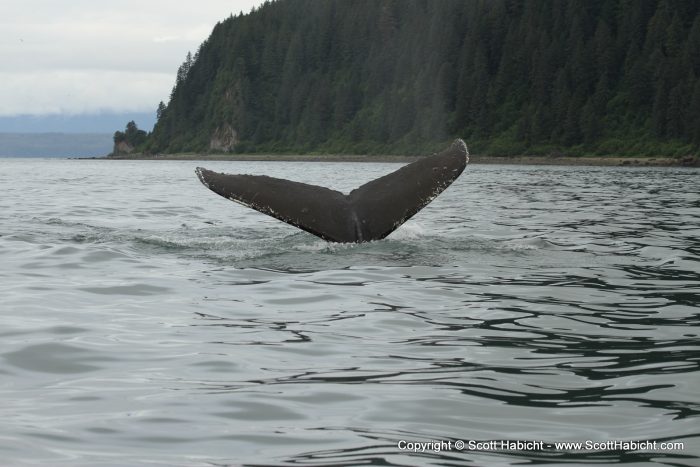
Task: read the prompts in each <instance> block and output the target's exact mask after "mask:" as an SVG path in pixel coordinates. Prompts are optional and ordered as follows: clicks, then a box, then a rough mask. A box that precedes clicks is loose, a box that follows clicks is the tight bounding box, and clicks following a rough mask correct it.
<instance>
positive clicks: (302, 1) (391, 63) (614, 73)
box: [139, 0, 700, 156]
mask: <svg viewBox="0 0 700 467" xmlns="http://www.w3.org/2000/svg"><path fill="white" fill-rule="evenodd" d="M699 13H700V2H698V1H697V0H440V1H433V0H324V1H319V0H277V1H274V2H269V3H265V4H264V5H262V6H260V7H259V8H258V9H256V10H254V11H252V12H250V13H248V14H245V15H239V16H235V17H230V18H228V19H226V20H225V21H222V22H221V23H219V24H217V25H216V27H215V28H214V30H213V31H212V33H211V36H210V37H209V38H208V39H207V40H206V41H205V42H204V43H203V44H201V46H200V47H199V50H197V51H196V53H194V54H188V55H187V57H186V60H185V62H184V63H183V64H182V66H181V67H180V69H179V70H178V73H177V78H176V83H175V86H174V87H173V90H172V93H171V96H170V100H169V102H168V103H167V104H164V103H161V105H160V106H159V107H158V121H157V123H156V125H155V127H154V129H153V131H152V132H151V133H150V134H149V135H148V137H147V139H146V141H145V142H143V143H141V144H140V145H139V148H140V149H141V150H142V151H145V152H151V153H155V152H189V151H193V152H246V153H251V152H273V153H277V152H319V153H387V154H390V153H402V154H411V153H420V152H423V151H425V150H433V149H436V148H439V147H440V145H441V144H444V143H445V142H447V141H450V140H451V139H452V138H455V137H462V138H464V139H465V140H466V141H468V142H469V144H470V146H471V148H472V150H473V152H477V153H481V154H494V155H508V154H556V153H558V152H562V153H566V154H574V155H576V154H617V155H675V156H684V155H688V154H697V153H698V148H699V147H700V80H699V79H698V77H699V76H700V14H699Z"/></svg>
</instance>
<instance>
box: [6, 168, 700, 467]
mask: <svg viewBox="0 0 700 467" xmlns="http://www.w3.org/2000/svg"><path fill="white" fill-rule="evenodd" d="M196 165H198V164H197V163H195V162H167V161H154V162H145V161H141V162H136V161H77V160H55V159H53V160H27V159H0V310H1V312H0V463H1V464H2V465H20V466H21V465H37V464H41V465H47V466H63V465H65V466H73V465H75V466H83V465H84V466H88V465H89V466H113V465H114V466H117V465H130V466H136V465H176V466H180V465H181V466H222V465H287V466H303V465H324V466H350V465H402V466H403V465H435V466H451V465H511V464H512V465H516V464H541V463H550V464H555V465H557V464H559V465H560V464H568V463H580V464H586V465H589V464H612V463H626V464H628V465H646V464H647V463H649V462H656V463H661V464H667V465H689V466H697V465H700V438H699V437H700V423H699V420H700V419H699V418H698V415H699V414H700V391H699V390H698V385H699V383H700V377H699V375H700V373H699V371H698V369H699V368H698V367H699V365H700V352H699V350H700V345H699V340H698V335H699V333H698V324H699V323H700V308H699V307H698V305H699V304H700V274H699V273H700V189H699V185H698V180H699V176H700V171H698V169H681V168H678V169H676V168H586V167H527V166H521V167H514V166H478V165H477V166H469V167H468V168H467V170H466V171H465V173H464V174H463V175H462V177H461V178H460V179H458V180H457V181H456V182H455V184H454V185H453V186H452V187H450V188H449V189H448V190H447V191H445V192H444V193H443V194H442V195H441V196H440V197H438V198H437V199H436V200H435V201H434V202H433V203H432V204H431V205H429V206H428V207H427V208H425V209H424V210H423V211H421V212H420V213H419V214H418V215H417V216H416V217H414V219H412V220H411V221H409V222H408V223H407V224H405V225H404V226H403V227H401V228H400V229H399V230H398V231H396V232H395V233H394V234H392V235H391V236H390V237H389V238H387V239H385V240H382V241H378V242H373V243H370V244H362V245H334V244H329V243H326V242H324V241H322V240H320V239H317V238H316V237H313V236H311V235H309V234H307V233H305V232H301V231H299V230H296V229H294V228H293V227H291V226H288V225H286V224H284V223H281V222H278V221H276V220H274V219H271V218H268V217H266V216H263V215H262V214H259V213H257V212H254V211H252V210H248V209H246V208H244V207H242V206H240V205H237V204H234V203H232V202H230V201H227V200H225V199H223V198H221V197H218V196H216V195H215V194H214V193H212V192H210V191H209V190H207V189H206V188H205V187H203V186H202V185H201V184H200V183H199V181H198V180H197V178H196V177H195V174H194V168H195V167H196ZM199 165H204V166H205V167H207V168H210V169H213V170H217V171H223V172H230V173H264V174H268V175H272V176H283V177H285V178H291V179H295V180H299V181H305V182H309V183H316V184H324V185H326V186H330V187H332V188H336V189H342V190H349V189H351V188H354V187H356V186H357V185H359V184H361V183H363V182H365V181H368V180H370V179H372V178H374V177H377V176H380V175H383V174H386V173H388V172H390V171H393V170H395V169H396V168H398V165H396V164H364V165H363V164H352V163H299V162H297V163H283V162H279V163H273V162H249V163H245V162H206V163H200V164H199ZM436 441H437V442H443V443H441V444H439V445H435V444H419V443H430V442H436ZM470 441H471V443H470ZM501 441H508V443H506V444H502V443H501ZM518 441H520V442H521V443H523V444H520V445H518V444H517V442H518ZM526 441H529V442H530V443H529V444H524V443H525V442H526ZM587 441H588V442H589V444H588V446H587V445H586V444H585V443H586V442H587ZM615 441H638V442H641V443H644V442H647V441H648V443H647V444H639V445H631V444H628V445H624V446H623V445H615V444H610V443H613V442H615ZM476 442H479V443H481V444H479V445H476V444H475V443H476ZM511 442H512V444H511ZM559 442H581V443H584V444H583V446H582V447H581V449H577V448H575V447H574V446H570V447H568V448H566V447H565V446H557V445H556V444H555V443H559ZM461 443H464V445H463V447H462V444H461ZM538 443H542V444H538ZM592 443H597V444H592ZM587 447H588V448H590V449H587ZM411 448H413V449H415V450H417V451H418V452H413V451H412V450H411Z"/></svg>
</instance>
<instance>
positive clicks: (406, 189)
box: [196, 139, 469, 243]
mask: <svg viewBox="0 0 700 467" xmlns="http://www.w3.org/2000/svg"><path fill="white" fill-rule="evenodd" d="M468 162H469V151H468V150H467V146H466V144H464V141H462V140H461V139H458V140H455V142H454V143H452V145H451V146H450V147H449V148H447V149H446V150H444V151H443V152H441V153H439V154H433V155H432V156H427V157H424V158H421V159H419V160H417V161H416V162H413V163H411V164H408V165H405V166H403V167H401V168H400V169H399V170H397V171H395V172H393V173H390V174H389V175H385V176H383V177H380V178H377V179H376V180H372V181H371V182H368V183H365V184H364V185H362V186H361V187H359V188H357V189H355V190H352V191H351V192H350V193H349V194H347V195H345V194H343V193H341V192H339V191H335V190H331V189H328V188H325V187H322V186H316V185H308V184H306V183H300V182H293V181H291V180H284V179H281V178H273V177H268V176H265V175H228V174H222V173H216V172H212V171H211V170H207V169H204V168H202V167H197V170H196V173H197V176H198V177H199V179H200V180H201V181H202V183H203V184H204V185H205V186H206V187H207V188H209V189H210V190H212V191H213V192H215V193H218V194H219V195H221V196H223V197H224V198H227V199H230V200H231V201H235V202H237V203H240V204H242V205H244V206H247V207H249V208H253V209H255V210H256V211H259V212H262V213H263V214H267V215H268V216H272V217H274V218H277V219H279V220H281V221H284V222H286V223H288V224H291V225H293V226H295V227H298V228H300V229H302V230H305V231H307V232H309V233H312V234H314V235H316V236H318V237H321V238H323V239H324V240H328V241H332V242H355V243H359V242H368V241H371V240H379V239H382V238H384V237H386V236H387V235H389V234H390V233H391V232H393V231H394V230H396V229H397V228H398V227H399V226H400V225H401V224H403V223H404V222H406V221H407V220H408V219H410V218H411V217H412V216H413V215H414V214H416V213H417V212H418V211H420V210H421V209H423V208H424V207H425V206H426V205H427V204H428V203H430V202H431V201H432V200H433V199H435V197H436V196H437V195H439V194H440V193H442V191H443V190H445V188H447V187H448V186H450V184H451V183H452V182H453V181H455V179H456V178H457V177H459V175H460V174H461V173H462V171H463V170H464V168H465V167H466V166H467V163H468Z"/></svg>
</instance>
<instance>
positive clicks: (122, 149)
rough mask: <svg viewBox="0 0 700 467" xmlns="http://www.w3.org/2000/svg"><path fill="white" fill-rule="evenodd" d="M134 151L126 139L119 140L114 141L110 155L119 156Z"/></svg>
mask: <svg viewBox="0 0 700 467" xmlns="http://www.w3.org/2000/svg"><path fill="white" fill-rule="evenodd" d="M132 152H134V147H133V146H132V145H130V144H129V143H127V142H126V141H120V142H118V143H114V148H113V149H112V155H113V156H121V155H124V154H131V153H132Z"/></svg>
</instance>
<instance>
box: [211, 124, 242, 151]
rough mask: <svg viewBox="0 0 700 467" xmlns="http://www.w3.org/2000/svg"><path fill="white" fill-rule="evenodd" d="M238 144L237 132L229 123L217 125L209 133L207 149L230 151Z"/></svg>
mask: <svg viewBox="0 0 700 467" xmlns="http://www.w3.org/2000/svg"><path fill="white" fill-rule="evenodd" d="M236 144H238V133H237V132H236V130H235V129H234V128H233V127H232V126H231V125H222V126H220V127H218V128H217V129H216V130H215V131H214V133H213V134H212V135H211V139H210V140H209V149H210V150H212V151H223V152H231V151H233V149H234V148H235V147H236Z"/></svg>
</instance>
